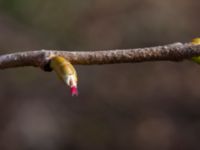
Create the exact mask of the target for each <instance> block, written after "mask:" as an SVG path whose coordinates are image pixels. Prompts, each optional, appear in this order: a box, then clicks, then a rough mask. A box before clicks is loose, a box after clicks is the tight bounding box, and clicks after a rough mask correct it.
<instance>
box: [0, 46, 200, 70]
mask: <svg viewBox="0 0 200 150" xmlns="http://www.w3.org/2000/svg"><path fill="white" fill-rule="evenodd" d="M199 55H200V45H194V44H191V43H184V44H183V43H174V44H169V45H164V46H156V47H148V48H136V49H121V50H102V51H54V50H38V51H26V52H17V53H12V54H6V55H1V56H0V69H5V68H13V67H23V66H35V67H40V68H42V69H44V70H48V69H45V67H46V66H47V64H48V63H49V60H50V59H51V58H52V57H53V56H63V57H65V58H66V59H68V60H69V61H70V62H71V63H72V64H78V65H93V64H116V63H135V62H145V61H161V60H165V61H181V60H184V59H189V58H191V57H193V56H199Z"/></svg>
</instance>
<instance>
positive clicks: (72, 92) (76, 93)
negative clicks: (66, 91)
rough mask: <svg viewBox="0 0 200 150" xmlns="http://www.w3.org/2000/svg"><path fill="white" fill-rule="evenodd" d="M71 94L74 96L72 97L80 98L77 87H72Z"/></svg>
mask: <svg viewBox="0 0 200 150" xmlns="http://www.w3.org/2000/svg"><path fill="white" fill-rule="evenodd" d="M71 94H72V96H74V95H75V96H78V89H77V87H76V86H72V87H71Z"/></svg>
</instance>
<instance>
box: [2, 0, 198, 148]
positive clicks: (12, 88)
mask: <svg viewBox="0 0 200 150" xmlns="http://www.w3.org/2000/svg"><path fill="white" fill-rule="evenodd" d="M199 9H200V1H196V0H190V1H188V0H167V1H164V0H123V1H121V0H84V1H81V0H57V1H55V0H42V1H41V0H0V49H1V50H0V54H5V53H11V52H17V51H28V50H40V49H54V50H70V51H72V50H82V51H84V50H89V51H93V50H101V49H120V48H138V47H149V46H157V45H163V44H169V43H173V42H188V41H190V40H191V39H192V38H194V37H198V36H199V27H200V20H199ZM76 68H77V71H78V75H79V96H78V97H71V96H70V93H69V89H68V88H67V87H66V86H65V85H64V84H62V83H61V81H59V80H58V79H57V77H56V75H55V73H53V72H52V73H48V72H43V71H42V70H40V69H38V68H33V67H26V68H15V69H8V70H0V149H1V150H66V149H68V150H111V149H114V150H126V149H135V150H146V149H148V150H187V149H190V150H195V149H200V143H199V138H200V109H199V108H200V87H199V85H200V78H199V75H200V66H199V65H197V64H195V63H192V62H190V61H183V62H179V63H174V62H145V63H134V64H115V65H93V66H76Z"/></svg>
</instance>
